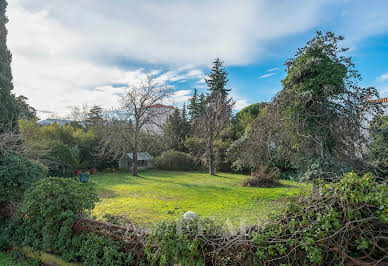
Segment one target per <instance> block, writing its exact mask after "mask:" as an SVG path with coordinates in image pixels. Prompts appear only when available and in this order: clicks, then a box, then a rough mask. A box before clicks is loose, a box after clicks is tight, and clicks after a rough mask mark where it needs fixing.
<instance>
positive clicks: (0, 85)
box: [0, 0, 19, 133]
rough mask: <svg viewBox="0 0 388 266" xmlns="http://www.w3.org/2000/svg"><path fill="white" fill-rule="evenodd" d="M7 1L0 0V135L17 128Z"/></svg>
mask: <svg viewBox="0 0 388 266" xmlns="http://www.w3.org/2000/svg"><path fill="white" fill-rule="evenodd" d="M6 8H7V1H6V0H0V133H2V132H5V131H9V130H14V129H15V128H17V120H18V117H19V115H18V108H17V103H16V99H15V96H14V95H13V94H12V90H13V84H12V72H11V61H12V55H11V52H10V51H9V50H8V48H7V28H6V27H5V24H6V23H7V22H8V18H7V16H6V15H5V11H6Z"/></svg>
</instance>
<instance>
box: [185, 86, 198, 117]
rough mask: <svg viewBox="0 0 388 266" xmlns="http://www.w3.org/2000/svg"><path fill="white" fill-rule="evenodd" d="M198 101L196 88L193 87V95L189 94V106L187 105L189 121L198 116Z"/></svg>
mask: <svg viewBox="0 0 388 266" xmlns="http://www.w3.org/2000/svg"><path fill="white" fill-rule="evenodd" d="M198 101H199V99H198V90H197V89H194V93H193V96H191V98H190V103H189V106H188V107H187V109H189V116H190V120H191V121H194V120H195V119H196V118H197V116H198V104H199V102H198Z"/></svg>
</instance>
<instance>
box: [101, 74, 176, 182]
mask: <svg viewBox="0 0 388 266" xmlns="http://www.w3.org/2000/svg"><path fill="white" fill-rule="evenodd" d="M171 95H172V89H171V88H170V87H168V86H164V85H162V84H160V83H158V82H156V81H155V80H154V79H153V78H152V77H149V76H147V77H146V78H145V79H144V80H141V81H140V82H139V84H138V85H133V86H132V87H131V88H129V89H128V90H126V91H125V92H124V94H123V95H122V97H121V101H120V109H119V110H116V111H111V112H110V115H109V114H108V115H107V117H108V118H107V119H105V122H104V127H103V128H102V131H101V132H102V141H101V143H100V155H101V156H103V157H105V158H110V159H112V160H119V159H122V158H123V157H124V156H125V155H126V154H127V153H128V152H132V153H133V164H132V174H133V175H134V176H136V175H137V172H138V167H137V152H138V149H139V137H140V133H141V132H142V131H148V132H149V133H156V132H152V131H155V130H156V129H157V128H158V127H162V126H163V125H162V124H163V123H164V117H166V116H168V114H169V113H170V112H171V109H168V108H164V107H163V106H162V105H161V104H162V103H163V102H165V101H166V100H168V99H169V98H170V97H171ZM152 126H153V127H152Z"/></svg>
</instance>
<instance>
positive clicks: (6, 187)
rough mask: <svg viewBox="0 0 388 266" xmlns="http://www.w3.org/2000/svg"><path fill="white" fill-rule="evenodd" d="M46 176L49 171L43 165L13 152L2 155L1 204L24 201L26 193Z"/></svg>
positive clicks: (0, 157)
mask: <svg viewBox="0 0 388 266" xmlns="http://www.w3.org/2000/svg"><path fill="white" fill-rule="evenodd" d="M45 176H47V170H46V169H45V168H44V167H43V166H42V165H40V164H37V163H33V162H31V161H30V160H28V159H27V158H24V157H22V156H19V155H17V154H15V153H13V152H5V153H3V154H1V155H0V203H1V202H5V201H10V200H12V201H20V200H22V198H23V193H24V191H25V190H26V189H28V188H29V187H30V186H31V185H32V184H33V183H35V182H36V181H38V180H39V179H41V178H43V177H45Z"/></svg>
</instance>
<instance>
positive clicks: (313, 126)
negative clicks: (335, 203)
mask: <svg viewBox="0 0 388 266" xmlns="http://www.w3.org/2000/svg"><path fill="white" fill-rule="evenodd" d="M342 40H343V37H342V36H336V35H335V34H333V33H331V32H328V33H326V34H323V33H321V32H318V33H317V35H316V36H315V37H314V38H313V39H312V40H311V41H309V42H307V44H306V46H305V47H303V48H300V49H299V50H298V52H297V53H296V55H295V57H293V58H291V59H289V60H288V61H287V62H286V67H287V72H288V73H287V76H286V78H285V79H284V80H283V81H282V85H283V89H282V90H281V91H280V92H279V93H278V94H277V95H276V96H275V98H274V99H273V101H272V102H271V103H270V104H269V105H268V106H267V108H265V109H264V111H263V114H262V117H260V119H256V120H255V122H254V123H253V125H252V127H251V129H250V130H249V132H248V134H247V136H246V138H244V139H243V140H242V141H241V142H240V143H239V145H238V146H237V147H235V149H234V150H233V152H234V153H236V154H240V156H239V158H238V159H240V162H242V163H244V164H245V165H246V166H249V167H251V168H252V169H256V168H257V167H258V164H259V163H260V164H263V163H264V164H267V165H274V166H277V167H280V168H282V169H284V170H287V169H296V170H297V171H298V172H299V174H300V177H302V176H303V177H304V178H305V179H315V178H317V177H321V178H326V177H330V178H333V177H334V176H335V175H337V176H340V175H341V174H342V173H343V172H345V171H348V170H350V169H354V170H356V169H358V170H361V169H363V166H364V164H363V162H362V156H361V154H362V151H363V145H365V144H366V139H365V138H364V135H363V134H362V131H361V129H362V128H363V125H364V124H365V122H366V115H367V112H369V113H373V114H374V113H376V112H378V111H379V107H378V105H377V104H375V103H373V102H371V101H370V97H375V96H377V91H376V89H375V88H361V87H359V86H358V85H357V82H358V80H359V79H360V75H359V74H358V72H357V71H356V70H355V69H354V65H353V63H352V61H351V59H350V57H346V56H344V55H343V53H344V52H346V51H347V49H345V48H340V45H339V42H340V41H342Z"/></svg>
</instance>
